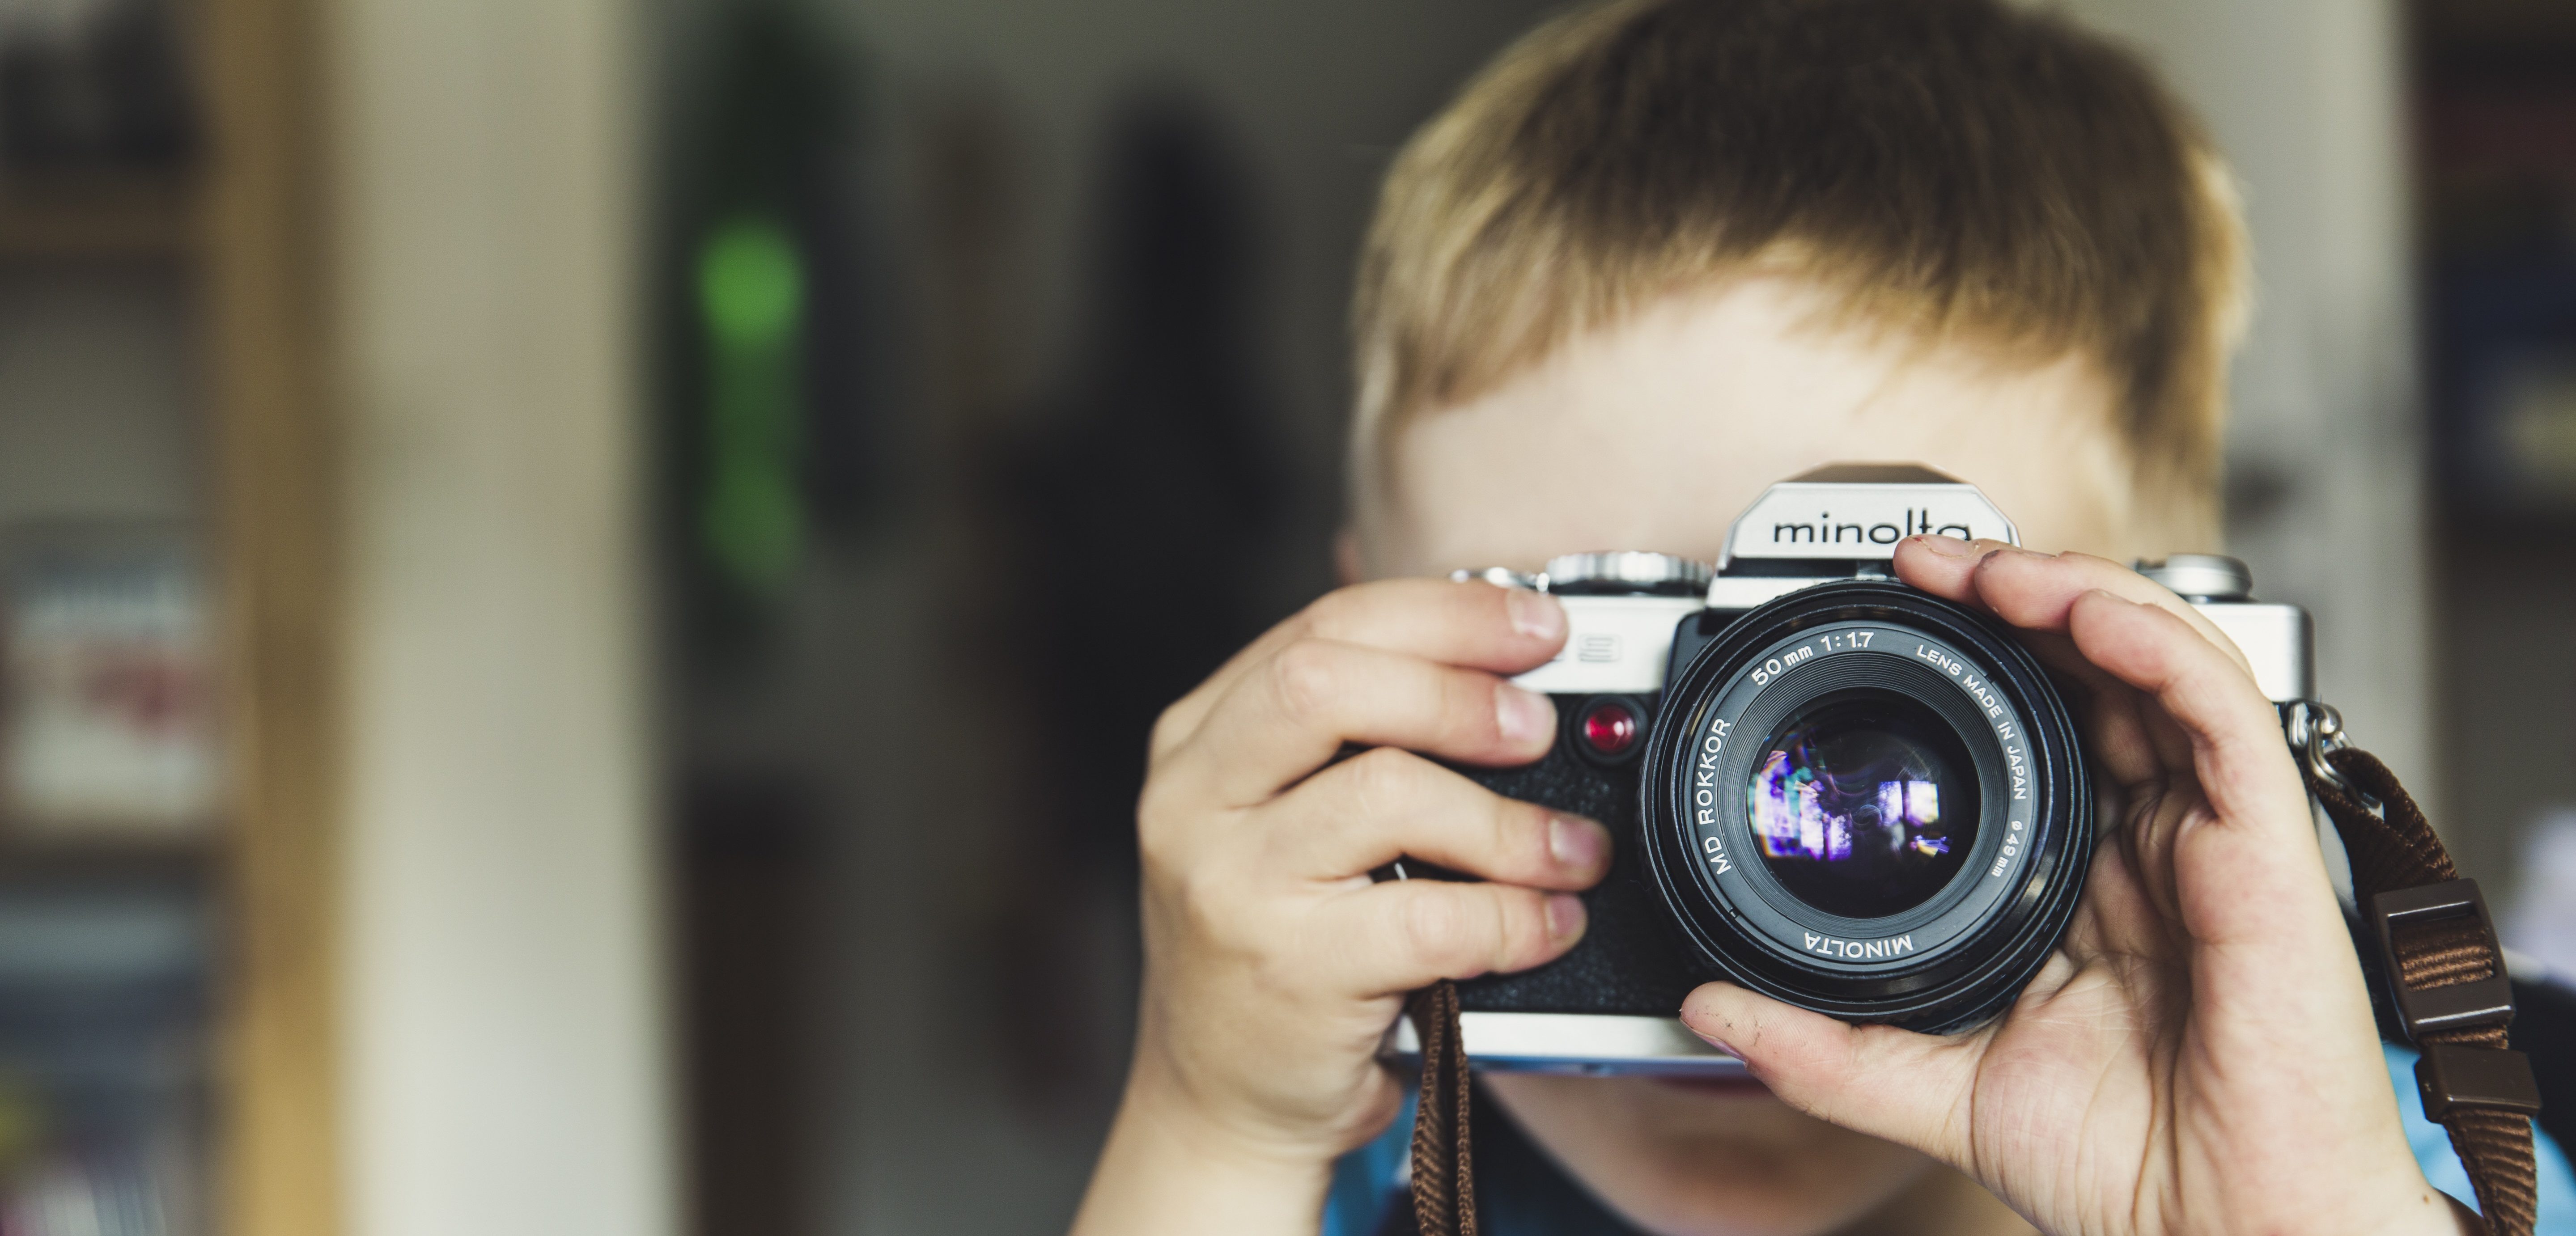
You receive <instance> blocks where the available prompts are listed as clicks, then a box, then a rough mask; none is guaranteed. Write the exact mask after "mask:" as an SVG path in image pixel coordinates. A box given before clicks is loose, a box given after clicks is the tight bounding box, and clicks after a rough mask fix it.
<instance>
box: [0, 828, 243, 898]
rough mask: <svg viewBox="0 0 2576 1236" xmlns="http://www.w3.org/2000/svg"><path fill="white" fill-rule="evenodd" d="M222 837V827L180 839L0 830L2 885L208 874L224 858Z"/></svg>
mask: <svg viewBox="0 0 2576 1236" xmlns="http://www.w3.org/2000/svg"><path fill="white" fill-rule="evenodd" d="M223 838H224V831H223V830H222V829H220V828H209V829H207V830H205V831H204V832H201V833H197V834H193V835H189V836H176V837H144V836H134V837H118V836H99V837H46V836H33V837H31V836H26V835H24V834H18V833H5V832H0V883H10V884H21V883H25V882H28V881H50V880H54V879H58V878H59V879H72V880H87V879H99V878H125V877H136V878H150V879H178V878H194V877H198V876H203V875H209V874H212V873H213V872H214V871H215V870H216V867H217V866H218V864H219V862H220V860H221V859H222V857H223V854H224V844H223Z"/></svg>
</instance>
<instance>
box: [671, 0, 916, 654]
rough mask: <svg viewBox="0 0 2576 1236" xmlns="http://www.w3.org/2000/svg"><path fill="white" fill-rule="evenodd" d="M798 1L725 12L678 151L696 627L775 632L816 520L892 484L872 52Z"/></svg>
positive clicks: (676, 475)
mask: <svg viewBox="0 0 2576 1236" xmlns="http://www.w3.org/2000/svg"><path fill="white" fill-rule="evenodd" d="M798 13H799V10H796V9H793V8H791V7H789V6H787V5H785V4H782V3H759V4H752V5H747V6H742V7H735V8H727V9H724V10H722V11H721V12H720V14H719V15H718V16H717V17H716V18H715V19H714V20H715V21H716V22H717V30H716V35H715V38H714V40H713V49H714V50H713V53H712V62H711V64H709V65H708V71H707V73H706V75H705V80H706V82H707V85H706V88H705V90H704V91H703V93H702V94H701V95H700V97H699V98H698V99H697V101H695V102H694V103H691V104H688V105H687V106H686V107H685V108H684V114H683V116H682V117H681V118H680V121H679V124H680V127H681V129H682V131H683V137H682V140H681V141H680V142H679V143H678V150H679V153H678V154H677V156H676V157H675V159H674V161H673V166H672V172H673V176H674V184H673V186H672V192H671V194H670V197H671V200H672V201H673V202H674V206H673V210H672V215H671V236H672V241H673V244H674V246H675V251H674V255H673V256H674V261H673V264H672V272H673V283H672V287H671V297H670V303H671V305H672V306H673V308H674V310H675V320H674V333H675V335H676V336H677V338H676V340H675V342H676V343H677V344H678V346H676V347H674V348H672V349H670V350H669V355H670V357H671V360H670V362H669V364H670V367H671V371H670V373H669V375H668V377H669V387H668V389H670V390H671V391H672V392H673V404H674V406H673V415H672V416H671V418H670V433H669V438H668V446H667V448H666V449H665V451H664V458H665V463H666V482H665V485H666V491H667V492H668V493H670V494H671V495H672V519H673V523H674V525H675V526H674V528H673V531H674V533H675V534H676V535H675V536H674V537H673V544H675V545H676V546H679V547H681V548H682V549H683V555H682V562H681V570H680V579H679V583H680V584H681V585H682V586H683V589H684V591H685V592H686V594H687V595H688V598H689V600H690V604H689V606H688V610H689V613H690V616H691V621H690V623H689V634H690V642H691V643H692V644H693V645H694V646H697V647H700V648H708V647H715V648H728V647H730V648H737V649H738V648H741V647H744V646H746V645H751V644H756V643H758V642H760V640H761V638H762V636H763V634H764V632H765V630H766V628H767V625H768V621H769V619H770V618H771V617H772V616H773V615H774V612H775V610H776V608H777V605H778V603H779V601H780V598H781V597H782V596H783V594H784V592H785V590H786V589H787V588H788V587H789V586H790V584H791V583H792V582H793V580H794V579H795V578H796V577H797V575H798V573H799V572H800V570H801V569H802V566H803V563H804V560H805V556H806V554H807V552H808V549H809V541H810V539H811V537H812V536H813V535H814V534H815V533H816V532H818V531H822V532H832V531H838V530H845V529H850V528H853V527H855V526H857V525H859V524H861V523H863V522H864V520H865V519H866V517H867V516H868V515H870V514H871V513H873V512H874V511H876V510H878V509H880V507H881V506H882V504H883V502H884V501H885V499H884V495H883V494H882V486H881V485H880V484H879V483H878V482H879V480H880V478H881V475H882V468H883V464H882V461H881V459H880V458H879V455H880V446H881V441H880V439H881V438H882V432H881V428H880V425H879V423H878V422H879V419H880V416H881V409H880V406H879V405H880V403H881V399H882V377H881V375H879V374H878V373H877V371H876V370H877V367H876V366H874V365H872V364H871V363H870V360H871V353H870V350H869V342H868V341H869V340H871V339H872V338H874V334H875V333H882V332H875V333H872V332H871V330H870V327H871V326H873V325H874V323H873V322H872V321H871V320H869V319H868V313H867V304H868V297H867V295H866V292H865V288H866V286H867V283H868V279H867V272H866V269H865V248H866V247H865V245H864V244H863V243H862V241H861V239H860V238H861V236H862V235H863V233H864V228H865V224H866V219H867V216H866V211H865V209H864V203H862V202H861V201H860V200H859V198H858V195H857V193H856V192H855V189H854V186H853V176H852V174H851V173H852V167H853V165H854V161H855V146H854V143H855V139H854V137H853V133H854V130H853V129H852V127H851V126H850V124H849V120H850V116H849V109H850V100H851V99H852V98H853V97H854V95H855V94H856V91H855V89H854V87H853V79H854V78H855V77H856V73H857V70H856V68H855V65H854V57H852V56H850V55H848V54H847V53H845V52H843V51H841V50H840V49H838V48H837V46H836V44H835V42H834V41H833V40H832V39H830V38H827V37H825V36H824V35H823V34H822V32H820V31H819V30H816V29H813V28H811V27H810V25H809V23H808V22H807V21H806V20H805V19H803V18H802V17H800V16H799V15H798Z"/></svg>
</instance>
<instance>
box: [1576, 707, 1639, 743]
mask: <svg viewBox="0 0 2576 1236" xmlns="http://www.w3.org/2000/svg"><path fill="white" fill-rule="evenodd" d="M1583 741H1585V742H1587V743H1590V744H1592V749H1593V750H1595V751H1598V752H1600V753H1601V754H1603V755H1617V754H1619V753H1620V752H1622V751H1625V750H1627V749H1628V747H1629V746H1630V745H1631V744H1633V743H1635V742H1636V741H1637V714H1636V713H1634V712H1631V711H1629V710H1628V706H1627V705H1625V704H1603V705H1601V706H1600V707H1597V708H1595V709H1593V710H1592V711H1591V712H1589V713H1586V714H1585V715H1584V718H1583Z"/></svg>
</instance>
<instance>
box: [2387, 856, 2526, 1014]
mask: <svg viewBox="0 0 2576 1236" xmlns="http://www.w3.org/2000/svg"><path fill="white" fill-rule="evenodd" d="M2458 918H2468V919H2473V920H2475V921H2476V923H2477V926H2478V935H2479V937H2480V938H2481V939H2482V940H2483V942H2484V943H2485V945H2486V951H2487V955H2488V956H2489V957H2491V958H2493V959H2494V963H2493V964H2494V972H2493V973H2492V974H2490V975H2488V976H2487V977H2485V978H2482V979H2471V980H2469V981H2468V982H2465V983H2449V984H2445V985H2443V986H2440V987H2409V986H2407V985H2406V978H2405V973H2406V972H2405V969H2404V967H2402V966H2400V965H2399V964H2398V958H2397V930H2398V928H2400V927H2420V926H2425V925H2428V924H2431V923H2437V922H2442V921H2445V920H2449V919H2458ZM2370 925H2371V929H2372V935H2373V937H2374V938H2375V939H2376V940H2377V941H2378V943H2379V964H2380V968H2381V969H2380V972H2381V973H2383V974H2385V975H2387V977H2388V992H2389V995H2390V996H2391V997H2393V998H2394V999H2395V1001H2396V1004H2397V1021H2398V1024H2399V1025H2400V1026H2401V1027H2403V1028H2404V1029H2405V1032H2406V1039H2407V1041H2408V1042H2411V1043H2416V1044H2422V1043H2423V1041H2424V1036H2425V1035H2427V1034H2437V1033H2441V1032H2444V1031H2450V1030H2482V1029H2485V1028H2487V1027H2490V1026H2502V1025H2504V1024H2506V1023H2508V1022H2511V1021H2512V1020H2513V986H2512V984H2511V983H2509V982H2508V981H2507V980H2506V978H2505V972H2504V950H2503V949H2502V948H2501V947H2500V946H2498V944H2497V943H2496V934H2495V923H2494V921H2493V920H2492V919H2490V918H2488V917H2487V900H2486V898H2485V897H2484V896H2482V895H2480V894H2479V892H2478V882H2477V881H2475V880H2444V881H2442V882H2440V883H2438V884H2423V885H2418V886H2416V887H2414V888H2398V889H2391V890H2389V891H2387V892H2384V893H2379V894H2375V895H2374V896H2372V897H2371V899H2370Z"/></svg>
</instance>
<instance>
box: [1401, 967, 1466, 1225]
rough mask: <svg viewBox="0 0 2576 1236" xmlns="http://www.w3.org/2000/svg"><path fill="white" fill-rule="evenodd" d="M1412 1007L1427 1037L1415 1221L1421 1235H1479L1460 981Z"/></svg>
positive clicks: (1419, 995)
mask: <svg viewBox="0 0 2576 1236" xmlns="http://www.w3.org/2000/svg"><path fill="white" fill-rule="evenodd" d="M1406 1011H1407V1012H1409V1013H1411V1014H1412V1015H1413V1031H1414V1033H1415V1034H1416V1035H1417V1036H1419V1037H1420V1038H1421V1040H1422V1099H1421V1103H1420V1104H1419V1105H1418V1106H1417V1107H1416V1108H1415V1110H1414V1115H1413V1225H1414V1229H1415V1230H1416V1231H1417V1232H1419V1233H1421V1236H1476V1170H1475V1165H1474V1162H1473V1160H1472V1158H1471V1155H1470V1152H1469V1146H1468V1137H1467V1103H1468V1098H1467V1049H1466V1046H1465V1045H1464V1044H1463V1043H1461V1042H1460V1041H1459V1035H1458V986H1457V984H1455V983H1452V982H1450V981H1448V980H1447V979H1442V980H1441V981H1439V982H1437V983H1434V984H1432V985H1431V986H1429V987H1425V988H1423V989H1422V990H1420V991H1417V992H1415V993H1413V998H1412V1000H1410V1001H1409V1002H1408V1003H1407V1006H1406Z"/></svg>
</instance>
